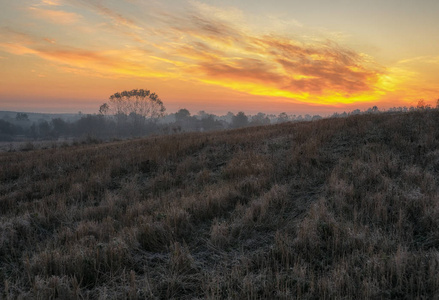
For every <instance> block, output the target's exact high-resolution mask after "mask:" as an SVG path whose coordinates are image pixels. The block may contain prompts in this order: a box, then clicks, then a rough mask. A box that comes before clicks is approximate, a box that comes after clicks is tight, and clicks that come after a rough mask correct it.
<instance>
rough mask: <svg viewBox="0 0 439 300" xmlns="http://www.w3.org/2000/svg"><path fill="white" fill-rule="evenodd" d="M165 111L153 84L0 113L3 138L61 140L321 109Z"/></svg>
mask: <svg viewBox="0 0 439 300" xmlns="http://www.w3.org/2000/svg"><path fill="white" fill-rule="evenodd" d="M437 104H438V105H437V106H436V109H438V108H439V100H438V103H437ZM426 109H433V108H432V107H431V106H430V105H426V104H425V101H424V100H423V99H421V100H419V101H418V104H417V106H416V107H409V108H407V107H397V108H396V107H394V108H390V109H389V110H387V111H380V110H379V109H378V107H377V106H374V107H372V108H369V109H367V110H365V111H360V110H359V109H356V110H354V111H352V112H349V113H347V112H343V113H334V114H333V115H332V116H330V118H340V117H347V116H349V115H357V114H367V113H383V112H409V111H414V110H426ZM165 111H166V109H165V106H164V104H163V102H162V101H161V100H160V98H159V97H158V96H157V95H156V94H155V93H151V92H150V91H149V90H143V89H141V90H132V91H124V92H120V93H115V94H113V95H111V96H110V97H109V102H108V103H104V104H102V105H101V106H100V108H99V113H97V114H87V115H82V114H81V115H80V117H79V118H78V119H77V120H75V121H71V120H70V121H68V120H65V119H63V118H61V117H56V118H52V119H51V120H47V119H40V120H39V121H34V122H31V121H30V120H29V117H28V115H27V114H26V113H21V112H19V113H17V114H16V116H15V118H14V119H0V141H14V140H23V139H24V140H26V139H30V140H58V139H60V138H61V139H70V138H88V139H90V138H92V139H100V140H108V139H112V138H129V137H141V136H148V135H154V134H156V135H159V134H175V133H179V132H193V131H213V130H223V129H234V128H241V127H247V126H262V125H268V124H276V123H284V122H302V121H314V120H319V119H321V118H322V117H321V116H319V115H313V116H311V115H308V114H306V115H304V116H302V115H294V114H293V115H289V114H287V113H285V112H282V113H280V114H278V115H275V114H265V113H262V112H260V113H257V114H255V115H246V114H245V113H244V112H242V111H241V112H238V113H237V114H234V113H232V112H228V113H227V114H225V115H222V116H217V115H214V114H209V113H206V112H205V111H200V112H198V113H197V114H195V115H192V114H191V112H190V111H189V110H188V109H186V108H182V109H180V110H178V111H177V112H175V113H171V114H165Z"/></svg>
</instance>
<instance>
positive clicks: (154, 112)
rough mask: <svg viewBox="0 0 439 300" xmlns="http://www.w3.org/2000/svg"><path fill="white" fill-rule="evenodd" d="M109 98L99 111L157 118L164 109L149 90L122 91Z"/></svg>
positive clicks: (156, 96) (155, 95) (162, 114)
mask: <svg viewBox="0 0 439 300" xmlns="http://www.w3.org/2000/svg"><path fill="white" fill-rule="evenodd" d="M109 100H110V104H109V105H106V103H104V104H103V105H101V109H102V112H101V109H100V112H101V113H105V112H106V111H111V112H112V113H114V114H115V115H118V114H124V115H130V114H135V115H139V116H142V117H145V118H148V119H157V118H160V117H163V116H164V114H165V110H166V108H165V106H164V105H163V102H162V100H160V98H159V97H158V95H157V94H156V93H151V92H150V91H149V90H143V89H140V90H131V91H123V92H120V93H115V94H113V95H111V96H110V98H109ZM105 105H106V106H105Z"/></svg>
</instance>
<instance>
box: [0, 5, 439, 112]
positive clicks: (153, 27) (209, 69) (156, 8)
mask: <svg viewBox="0 0 439 300" xmlns="http://www.w3.org/2000/svg"><path fill="white" fill-rule="evenodd" d="M438 15H439V1H437V0H421V1H420V0H417V1H413V0H385V1H383V0H380V1H377V0H368V1H364V0H362V1H357V0H332V1H327V0H307V1H303V0H301V1H296V0H271V1H261V0H234V1H232V0H222V1H219V0H206V1H196V0H161V1H156V0H117V1H116V0H33V1H31V0H20V1H10V0H0V110H13V111H28V112H31V111H34V112H78V111H82V112H86V113H96V112H97V111H98V109H99V106H100V105H101V104H102V103H104V102H107V101H108V98H109V96H110V95H112V94H114V93H116V92H121V91H124V90H132V89H148V90H151V92H155V93H157V94H158V95H159V97H160V98H161V99H162V101H163V102H164V104H165V106H166V108H167V112H168V113H171V112H175V111H177V110H178V109H181V108H187V109H189V110H190V111H191V112H192V113H196V112H198V111H200V110H204V111H206V112H211V113H216V114H222V113H226V112H228V111H232V112H235V113H236V112H238V111H244V112H246V113H250V114H253V113H257V112H266V113H280V112H287V113H295V114H297V113H309V114H321V115H328V114H331V113H332V112H343V111H352V110H354V109H362V110H363V109H366V108H368V107H372V106H375V105H376V106H378V107H379V108H380V109H387V108H390V107H400V106H416V104H417V102H418V100H419V99H424V100H425V102H426V103H427V104H431V105H432V106H436V101H437V99H438V98H439V25H438V21H437V20H438V19H437V18H438Z"/></svg>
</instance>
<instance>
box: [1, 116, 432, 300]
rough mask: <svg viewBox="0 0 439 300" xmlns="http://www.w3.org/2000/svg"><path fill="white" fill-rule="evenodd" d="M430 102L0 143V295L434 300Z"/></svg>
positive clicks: (74, 297)
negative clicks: (15, 148)
mask: <svg viewBox="0 0 439 300" xmlns="http://www.w3.org/2000/svg"><path fill="white" fill-rule="evenodd" d="M438 178H439V112H438V111H437V110H428V111H415V112H411V113H398V114H365V115H358V116H351V117H348V118H338V119H323V120H319V121H314V122H303V123H294V124H293V123H285V124H278V125H270V126H262V127H251V128H245V129H238V130H229V131H220V132H213V133H187V134H178V135H172V136H160V137H151V138H145V139H138V140H129V141H120V142H111V143H102V144H87V145H76V146H69V147H49V148H48V149H45V150H38V149H37V150H31V149H29V151H19V152H2V153H0V294H1V297H2V298H5V299H7V298H12V299H13V298H16V297H22V298H25V299H49V298H50V299H55V298H56V299H97V298H101V299H145V298H146V299H292V298H299V299H340V298H343V299H383V298H384V299H386V298H387V299H388V298H393V299H435V297H436V298H437V291H439V184H438Z"/></svg>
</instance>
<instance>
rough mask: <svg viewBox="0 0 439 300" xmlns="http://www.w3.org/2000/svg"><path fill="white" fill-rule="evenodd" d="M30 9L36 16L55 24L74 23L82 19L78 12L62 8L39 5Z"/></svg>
mask: <svg viewBox="0 0 439 300" xmlns="http://www.w3.org/2000/svg"><path fill="white" fill-rule="evenodd" d="M29 10H30V12H31V13H32V15H33V16H34V17H36V18H39V19H41V20H44V21H47V22H51V23H54V24H60V25H67V24H74V23H76V22H78V21H79V20H80V19H81V16H80V15H78V14H76V13H73V12H66V11H62V10H51V9H43V8H38V7H30V8H29Z"/></svg>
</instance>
